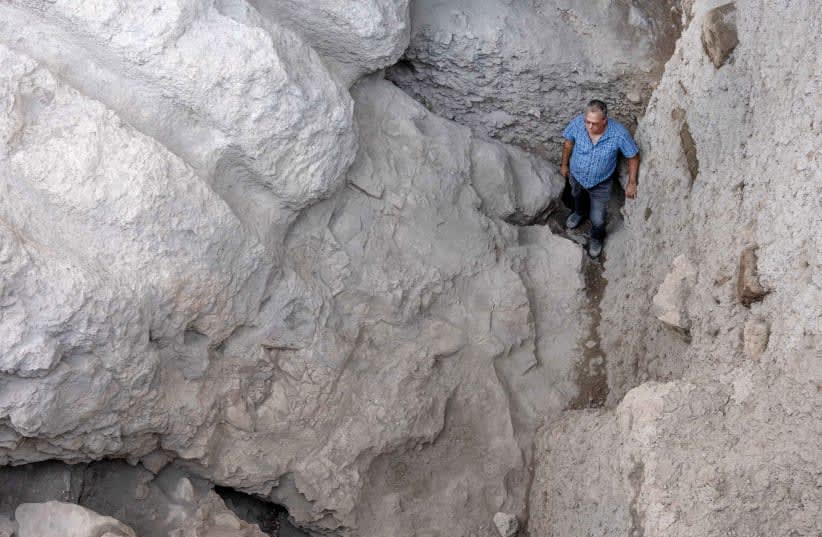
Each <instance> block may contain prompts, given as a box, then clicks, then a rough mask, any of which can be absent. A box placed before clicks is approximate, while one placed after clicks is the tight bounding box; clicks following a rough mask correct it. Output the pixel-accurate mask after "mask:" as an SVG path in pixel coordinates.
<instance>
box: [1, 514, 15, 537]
mask: <svg viewBox="0 0 822 537" xmlns="http://www.w3.org/2000/svg"><path fill="white" fill-rule="evenodd" d="M15 531H17V522H15V521H14V520H11V519H9V518H6V517H4V516H0V537H12V536H13V535H14V532H15Z"/></svg>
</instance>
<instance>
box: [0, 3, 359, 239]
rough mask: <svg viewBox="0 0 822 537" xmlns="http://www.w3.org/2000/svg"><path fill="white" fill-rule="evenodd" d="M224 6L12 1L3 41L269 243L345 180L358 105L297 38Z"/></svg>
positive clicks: (5, 8)
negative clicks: (155, 148)
mask: <svg viewBox="0 0 822 537" xmlns="http://www.w3.org/2000/svg"><path fill="white" fill-rule="evenodd" d="M226 4H229V5H230V4H231V2H226ZM221 7H222V6H221V5H220V4H219V3H217V4H216V5H215V4H212V3H211V2H204V1H200V0H178V1H175V2H171V3H167V2H157V1H155V0H140V1H137V2H125V3H120V4H108V5H105V6H104V5H98V4H89V3H84V2H77V1H71V0H66V1H60V2H55V3H47V4H44V5H43V6H42V9H34V8H32V7H31V6H30V5H29V4H28V3H26V2H6V3H4V4H3V5H2V6H0V40H2V41H3V42H5V43H7V44H8V45H9V46H12V47H14V48H15V49H17V50H18V51H22V52H24V53H25V54H28V55H30V56H32V57H34V58H36V59H38V60H40V61H42V62H43V63H45V64H46V65H48V66H49V67H50V68H51V69H54V70H56V71H59V72H60V73H61V76H62V77H63V78H64V79H65V80H66V81H68V82H69V83H70V84H72V85H73V86H74V87H76V88H77V89H78V90H80V91H81V92H82V93H85V94H86V95H88V96H90V97H92V98H94V99H97V100H100V101H101V102H103V103H105V104H106V105H107V106H109V107H110V108H112V109H113V110H116V111H117V112H118V113H119V114H120V115H121V116H122V117H123V118H124V119H125V120H127V121H129V122H130V123H131V124H133V125H134V126H135V127H136V128H137V129H139V130H140V131H142V132H144V133H146V134H148V135H149V136H151V137H153V138H155V139H156V140H158V141H160V142H161V143H162V144H163V145H165V146H166V147H168V148H169V149H170V150H171V151H172V152H174V153H176V154H177V155H179V156H180V157H182V158H183V159H184V160H185V161H186V162H187V163H188V164H190V165H191V166H193V167H194V168H195V169H196V170H197V173H198V174H199V175H201V176H202V177H204V178H207V180H208V182H209V184H210V185H211V186H212V187H213V188H214V190H215V191H216V192H217V193H218V194H219V195H220V196H221V197H223V198H224V199H225V200H226V201H227V203H228V204H229V206H230V207H231V208H232V210H233V211H234V212H235V214H236V215H237V216H238V217H239V218H240V219H241V220H243V222H244V223H245V224H246V225H247V226H248V227H249V228H251V229H253V230H254V231H255V232H256V233H257V235H258V236H259V237H260V238H261V239H263V241H264V242H268V241H272V240H274V237H272V235H276V234H277V233H282V231H283V230H282V227H283V225H284V224H285V223H286V222H287V221H288V219H289V218H290V217H291V211H293V210H294V209H299V208H301V207H305V206H306V205H308V204H310V203H312V202H314V201H315V200H316V199H318V198H320V197H324V196H327V195H329V194H330V193H332V192H333V191H335V190H336V189H337V188H339V186H341V184H342V178H343V174H344V172H345V170H346V168H347V167H348V166H349V165H350V163H351V160H352V159H353V156H354V152H355V136H354V132H353V128H352V103H351V99H350V97H349V95H348V93H347V92H346V91H345V89H344V88H343V87H341V86H340V85H339V84H338V83H337V82H336V81H335V80H334V78H333V77H332V76H331V74H330V73H329V72H328V71H327V69H326V68H325V66H324V65H323V63H322V61H321V60H320V58H319V57H318V56H317V54H316V53H315V52H314V51H313V49H311V48H310V47H309V46H308V45H306V44H305V43H304V42H303V41H302V40H301V39H300V38H299V37H298V36H296V35H295V34H293V33H292V32H290V31H288V30H287V29H285V28H282V27H279V26H275V25H273V24H271V23H267V22H266V21H264V20H263V19H262V18H261V17H260V16H259V14H257V13H256V12H248V11H245V12H242V13H239V12H238V10H236V9H233V10H232V9H228V8H227V9H226V10H225V13H226V14H223V13H222V12H221V11H220V8H221ZM232 17H233V18H232ZM81 36H82V37H81Z"/></svg>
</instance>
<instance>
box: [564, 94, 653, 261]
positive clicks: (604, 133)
mask: <svg viewBox="0 0 822 537" xmlns="http://www.w3.org/2000/svg"><path fill="white" fill-rule="evenodd" d="M562 136H563V138H565V144H564V145H563V147H562V166H560V169H559V170H560V173H561V174H562V175H563V176H564V177H566V178H567V179H568V181H569V182H570V183H571V194H572V195H573V197H574V212H573V213H571V216H569V217H568V219H567V220H566V221H565V227H566V228H568V229H574V228H577V227H579V226H580V224H582V222H583V221H584V220H585V215H584V214H583V209H582V207H583V203H584V198H583V196H584V193H583V190H585V191H586V192H587V193H588V197H589V198H590V200H591V207H590V213H589V214H590V218H591V240H590V241H588V255H590V256H591V257H593V258H596V257H599V254H601V253H602V244H603V241H604V240H605V218H606V214H607V209H608V199H609V198H610V197H611V187H612V183H613V180H612V179H611V176H612V175H613V174H614V170H616V165H617V153H619V152H621V153H622V154H623V155H624V156H625V158H627V159H628V184H627V186H626V187H625V197H627V198H631V199H633V198H635V197H636V175H637V172H638V171H639V148H637V146H636V143H635V142H634V139H633V138H632V137H631V134H630V133H629V132H628V129H626V128H625V127H624V126H622V125H621V124H620V123H619V122H617V121H614V120H609V119H608V107H607V106H606V105H605V103H604V102H602V101H598V100H593V101H590V102H589V103H588V104H587V105H586V106H585V111H584V112H583V113H582V114H580V115H579V116H577V117H575V118H574V119H572V120H571V122H570V123H569V124H568V126H567V127H565V131H564V132H563V133H562ZM569 160H570V168H569V166H568V164H569Z"/></svg>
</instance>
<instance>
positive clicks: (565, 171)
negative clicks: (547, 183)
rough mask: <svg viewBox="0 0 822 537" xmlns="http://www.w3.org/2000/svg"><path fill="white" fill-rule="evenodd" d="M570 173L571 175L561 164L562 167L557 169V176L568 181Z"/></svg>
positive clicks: (566, 166)
mask: <svg viewBox="0 0 822 537" xmlns="http://www.w3.org/2000/svg"><path fill="white" fill-rule="evenodd" d="M570 173H571V170H569V169H568V165H567V164H563V165H562V166H560V167H559V174H560V175H561V176H563V177H565V178H566V179H568V175H570Z"/></svg>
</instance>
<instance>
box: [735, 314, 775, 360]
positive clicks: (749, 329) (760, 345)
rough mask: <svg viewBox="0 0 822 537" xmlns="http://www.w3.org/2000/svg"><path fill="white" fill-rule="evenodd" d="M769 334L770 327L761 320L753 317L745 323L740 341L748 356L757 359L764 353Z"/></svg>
mask: <svg viewBox="0 0 822 537" xmlns="http://www.w3.org/2000/svg"><path fill="white" fill-rule="evenodd" d="M770 332H771V327H770V325H769V324H768V322H767V321H764V320H763V319H760V318H756V317H753V318H751V319H748V320H747V321H745V328H744V330H743V333H742V334H743V335H742V341H743V345H744V347H745V352H746V353H747V354H748V356H750V357H751V358H759V357H760V356H761V355H762V353H763V352H765V349H767V348H768V338H769V337H770Z"/></svg>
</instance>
